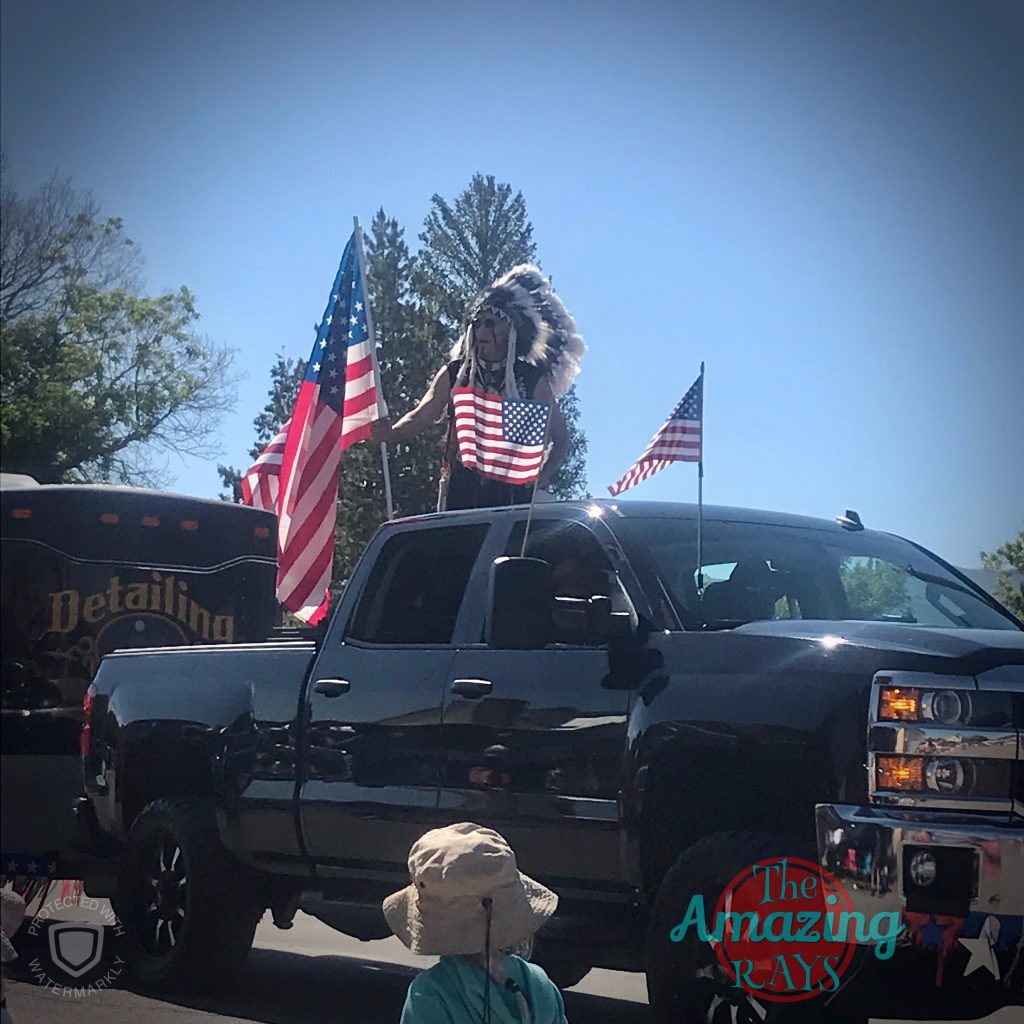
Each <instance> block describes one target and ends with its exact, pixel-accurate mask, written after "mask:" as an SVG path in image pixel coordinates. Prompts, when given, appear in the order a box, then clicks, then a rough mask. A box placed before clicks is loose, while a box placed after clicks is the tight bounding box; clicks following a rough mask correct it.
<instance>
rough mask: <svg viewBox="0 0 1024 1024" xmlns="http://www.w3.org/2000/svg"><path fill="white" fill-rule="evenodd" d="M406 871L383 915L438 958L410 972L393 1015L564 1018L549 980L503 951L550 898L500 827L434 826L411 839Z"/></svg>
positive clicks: (521, 1023)
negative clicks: (524, 869) (521, 866)
mask: <svg viewBox="0 0 1024 1024" xmlns="http://www.w3.org/2000/svg"><path fill="white" fill-rule="evenodd" d="M409 875H410V877H411V878H412V884H411V885H408V886H406V887H405V888H404V889H402V890H400V891H399V892H396V893H393V894H392V895H391V896H389V897H388V898H387V899H386V900H385V901H384V916H385V917H386V918H387V922H388V924H389V925H390V926H391V930H392V931H393V932H394V933H395V934H396V935H397V936H398V937H399V938H400V939H401V940H402V942H403V943H405V945H406V946H408V947H409V949H410V950H412V952H414V953H422V954H424V955H436V956H440V957H441V960H440V962H439V963H438V964H436V965H435V966H434V967H431V968H430V969H429V970H426V971H423V972H421V973H420V974H418V975H417V976H416V977H415V978H414V979H413V981H412V984H411V985H410V986H409V993H408V995H407V996H406V999H405V1006H404V1007H403V1009H402V1019H401V1024H566V1020H565V1008H564V1005H563V1003H562V994H561V992H559V991H558V989H557V987H556V986H555V984H554V982H552V981H551V979H550V978H549V977H548V976H547V975H546V974H545V973H544V971H543V970H542V969H541V968H540V967H538V966H537V965H536V964H531V963H527V962H526V961H525V960H523V959H521V958H520V957H518V956H515V955H514V954H513V953H512V952H511V951H512V950H515V949H518V948H521V947H522V946H523V945H525V944H527V943H528V942H529V940H530V939H531V938H532V937H533V934H534V932H536V931H537V929H538V928H540V926H541V925H542V924H543V923H544V922H545V921H546V920H547V919H548V918H549V917H550V916H551V915H552V914H553V913H554V912H555V908H556V907H557V906H558V897H557V896H556V895H555V894H554V893H553V892H552V891H551V890H550V889H547V888H545V887H544V886H543V885H541V884H540V883H539V882H535V881H534V880H533V879H532V878H529V877H527V876H526V875H524V874H522V873H521V872H520V871H519V870H518V869H517V867H516V858H515V854H514V853H513V852H512V849H511V847H510V846H509V845H508V843H507V842H506V841H505V840H504V838H503V837H502V836H500V835H499V834H498V833H497V832H494V831H493V830H492V829H489V828H482V827H481V826H479V825H474V824H471V823H469V822H462V823H460V824H458V825H449V826H447V827H445V828H438V829H434V830H433V831H430V832H427V833H426V834H425V835H423V836H421V837H420V838H419V839H418V840H417V841H416V842H415V843H414V844H413V847H412V850H410V852H409Z"/></svg>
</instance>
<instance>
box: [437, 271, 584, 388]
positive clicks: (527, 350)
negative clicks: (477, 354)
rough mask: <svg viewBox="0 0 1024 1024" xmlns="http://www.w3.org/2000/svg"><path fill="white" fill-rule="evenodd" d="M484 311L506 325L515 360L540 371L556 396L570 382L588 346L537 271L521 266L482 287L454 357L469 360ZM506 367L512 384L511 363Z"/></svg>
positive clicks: (560, 301)
mask: <svg viewBox="0 0 1024 1024" xmlns="http://www.w3.org/2000/svg"><path fill="white" fill-rule="evenodd" d="M484 312H490V313H494V314H496V315H497V316H500V317H501V318H502V319H503V320H505V321H507V322H508V324H509V326H510V331H509V349H510V350H511V349H512V348H513V347H514V349H515V354H516V359H522V360H523V361H524V362H527V363H530V364H531V365H533V366H536V367H538V368H539V369H541V370H542V371H543V372H544V375H545V376H546V377H547V378H548V380H549V381H550V383H551V390H552V392H553V393H554V394H555V395H560V394H561V393H562V392H563V391H565V390H566V389H567V388H568V387H569V386H570V385H571V384H572V382H573V379H574V378H575V376H576V374H577V373H579V372H580V362H581V361H582V359H583V354H584V353H585V352H586V351H587V346H586V345H585V344H584V343H583V338H582V336H581V335H580V333H579V332H578V331H577V330H576V321H575V320H574V319H573V318H572V314H571V313H570V312H569V310H567V309H566V308H565V305H564V304H563V302H562V300H561V299H560V298H559V297H558V296H557V295H556V294H555V293H554V291H553V290H552V288H551V282H550V281H549V280H548V279H547V278H546V277H545V276H544V275H543V274H542V273H541V271H540V269H539V268H538V267H535V266H534V265H533V264H532V263H521V264H520V265H519V266H518V267H513V268H512V269H511V270H510V271H509V272H508V273H507V274H504V275H502V276H501V277H499V278H498V279H497V280H496V281H495V282H493V284H491V285H489V286H488V287H487V288H485V289H484V291H483V292H482V293H481V294H480V295H479V296H478V297H477V299H476V301H475V302H474V303H473V305H472V306H471V307H470V310H469V315H468V317H467V326H466V330H465V332H464V333H463V335H462V336H461V337H460V338H459V340H458V341H457V342H456V343H455V346H454V348H453V349H452V358H453V359H462V360H463V361H464V362H466V361H467V360H469V359H472V357H473V351H472V344H471V342H472V336H473V334H472V332H473V323H474V321H475V320H476V319H477V318H478V317H479V316H480V314H481V313H484ZM507 367H508V377H509V380H511V378H512V360H508V361H507Z"/></svg>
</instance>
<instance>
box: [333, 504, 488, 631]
mask: <svg viewBox="0 0 1024 1024" xmlns="http://www.w3.org/2000/svg"><path fill="white" fill-rule="evenodd" d="M488 529H489V527H488V524H487V523H473V524H471V525H467V526H450V527H444V528H442V529H436V530H415V531H412V532H409V533H399V534H396V535H395V536H394V537H392V538H391V539H390V540H389V541H388V542H387V543H386V544H385V545H384V547H383V549H382V550H381V552H380V554H379V555H378V556H377V561H376V563H375V564H374V567H373V571H372V572H371V573H370V578H369V580H368V581H367V584H366V587H365V589H364V590H363V593H362V595H361V596H360V598H359V604H358V606H357V607H356V612H355V615H354V617H353V619H352V624H351V626H350V627H349V630H348V636H349V637H350V638H352V639H354V640H365V641H367V642H368V643H375V644H449V643H451V641H452V633H453V632H454V630H455V620H456V619H457V618H458V614H459V607H460V606H461V604H462V597H463V595H464V594H465V591H466V584H467V583H468V582H469V577H470V573H471V572H472V571H473V565H474V564H475V562H476V559H477V555H478V554H479V553H480V548H481V546H482V545H483V542H484V538H485V537H486V536H487V530H488Z"/></svg>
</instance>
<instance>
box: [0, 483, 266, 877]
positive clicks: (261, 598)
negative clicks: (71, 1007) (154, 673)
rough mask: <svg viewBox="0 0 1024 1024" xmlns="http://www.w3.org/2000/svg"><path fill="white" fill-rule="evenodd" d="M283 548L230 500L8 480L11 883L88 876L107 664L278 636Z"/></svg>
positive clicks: (2, 668) (260, 518) (2, 738)
mask: <svg viewBox="0 0 1024 1024" xmlns="http://www.w3.org/2000/svg"><path fill="white" fill-rule="evenodd" d="M275 536H276V531H275V519H274V517H273V516H272V515H271V514H269V513H266V512H260V511H257V510H255V509H251V508H246V507H243V506H241V505H233V504H230V503H228V502H221V501H211V500H204V499H199V498H191V497H185V496H182V495H175V494H166V493H163V492H160V491H155V490H145V489H141V488H127V487H110V486H104V485H82V486H75V485H39V484H37V483H36V482H35V481H34V480H32V479H31V478H29V477H24V476H11V475H6V474H5V475H3V476H2V477H0V543H2V573H0V597H2V602H0V604H2V611H0V615H2V621H0V629H2V640H0V658H2V662H0V692H2V717H0V723H2V724H0V758H2V766H0V767H2V773H3V782H2V786H0V798H2V835H3V841H2V844H3V848H2V857H3V862H2V863H0V874H2V875H4V876H8V877H10V876H22V877H25V876H29V877H31V876H37V877H38V876H49V877H64V878H68V877H71V878H78V877H82V876H81V874H80V873H78V872H79V871H80V870H82V865H81V864H80V859H81V855H80V854H79V853H78V852H77V849H76V839H77V836H76V825H75V819H74V815H73V813H72V805H73V802H74V800H75V798H76V797H77V796H78V795H79V794H80V793H81V792H82V788H83V787H82V766H81V759H80V751H79V743H80V731H81V722H82V705H83V701H84V700H86V699H87V692H88V688H89V684H90V683H91V681H92V678H93V676H94V675H95V673H96V669H97V668H98V666H99V663H100V659H101V658H102V657H103V656H104V655H105V654H109V653H110V652H111V651H115V650H121V649H124V648H139V647H158V646H160V647H164V646H181V645H191V644H196V643H204V644H207V643H232V642H234V643H239V642H245V641H253V640H260V639H263V638H264V637H266V636H268V634H269V633H270V631H271V630H272V628H273V626H274V619H275V615H276V610H277V604H276V601H275V598H274V577H275V572H276V560H275V555H276V548H275Z"/></svg>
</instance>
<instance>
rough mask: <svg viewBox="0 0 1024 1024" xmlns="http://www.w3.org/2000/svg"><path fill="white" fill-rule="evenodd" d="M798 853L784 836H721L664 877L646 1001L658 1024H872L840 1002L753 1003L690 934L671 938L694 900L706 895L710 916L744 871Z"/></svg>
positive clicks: (698, 846) (651, 936)
mask: <svg viewBox="0 0 1024 1024" xmlns="http://www.w3.org/2000/svg"><path fill="white" fill-rule="evenodd" d="M794 848H796V849H799V846H798V845H797V844H795V843H794V841H793V839H791V838H787V837H785V836H779V835H765V834H755V833H750V832H720V833H715V834H714V835H710V836H705V837H704V838H703V839H700V840H698V841H697V842H696V843H694V844H693V845H692V846H691V847H689V848H688V849H687V850H685V851H683V853H682V854H680V856H679V858H678V860H676V862H675V864H673V866H672V867H671V868H670V869H669V871H668V873H667V874H666V875H665V878H664V879H663V881H662V883H661V886H660V888H659V889H658V896H657V899H656V901H655V905H654V911H653V913H652V915H651V926H650V931H649V933H648V941H647V993H648V998H649V1001H650V1006H651V1015H652V1017H653V1019H654V1021H655V1024H726V1022H728V1024H798V1022H799V1024H805V1022H806V1024H812V1022H813V1024H867V1021H868V1015H867V1013H866V1012H863V1011H861V1010H860V1009H858V1008H856V1007H854V1006H852V1005H850V1004H848V1003H846V1002H841V1001H840V1000H839V999H833V1000H831V1001H830V1002H828V1003H826V1002H825V1001H824V999H817V998H816V999H811V1000H808V1001H806V1002H803V1003H788V1004H787V1003H778V1002H768V1001H764V1002H760V1003H758V1002H755V1001H754V1000H753V999H752V998H751V997H749V996H748V994H747V993H746V992H745V991H743V990H742V989H739V988H736V987H735V986H733V985H732V984H730V980H729V978H728V977H727V976H726V974H725V972H724V971H723V970H722V968H721V966H720V965H719V963H718V959H717V957H716V956H715V954H714V952H713V950H712V948H711V946H710V945H709V944H708V943H706V942H701V941H700V939H699V938H698V937H697V936H696V935H694V934H693V933H692V932H691V933H690V934H688V935H687V936H686V937H685V938H684V939H683V940H682V941H681V942H673V941H671V940H670V938H669V933H670V932H671V930H672V928H673V927H674V926H675V925H676V924H678V923H679V921H680V919H681V918H682V916H683V914H684V913H685V912H686V908H687V906H688V905H689V902H690V897H691V896H693V895H695V894H696V893H701V894H702V895H703V897H704V905H705V908H706V912H707V913H708V914H710V913H711V911H712V910H713V908H714V906H715V903H716V902H717V900H718V898H719V896H720V895H721V894H722V890H723V889H724V888H725V886H726V885H727V884H728V883H729V882H730V881H731V880H732V879H733V878H734V877H735V876H736V875H737V874H738V873H739V872H740V871H742V870H743V869H744V868H746V867H749V866H750V865H751V864H755V863H757V862H758V861H760V860H764V859H766V858H769V857H778V856H786V855H794Z"/></svg>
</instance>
